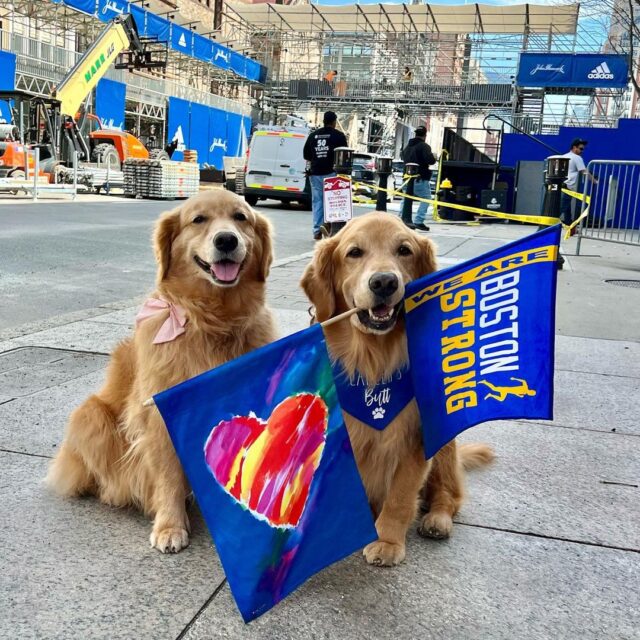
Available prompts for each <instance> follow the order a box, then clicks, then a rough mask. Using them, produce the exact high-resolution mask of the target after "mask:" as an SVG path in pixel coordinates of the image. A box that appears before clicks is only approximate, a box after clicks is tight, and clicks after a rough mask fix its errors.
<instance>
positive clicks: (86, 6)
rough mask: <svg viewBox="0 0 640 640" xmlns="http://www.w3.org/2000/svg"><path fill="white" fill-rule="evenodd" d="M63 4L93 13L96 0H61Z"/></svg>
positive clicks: (83, 11)
mask: <svg viewBox="0 0 640 640" xmlns="http://www.w3.org/2000/svg"><path fill="white" fill-rule="evenodd" d="M63 4H65V5H67V7H71V8H72V9H75V10H76V11H82V13H88V14H89V15H94V14H95V11H96V0H63Z"/></svg>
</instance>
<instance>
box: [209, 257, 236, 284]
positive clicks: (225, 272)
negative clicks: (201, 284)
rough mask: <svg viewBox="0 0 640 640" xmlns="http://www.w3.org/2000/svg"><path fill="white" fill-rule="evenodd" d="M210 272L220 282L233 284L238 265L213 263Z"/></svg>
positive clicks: (234, 263) (226, 262)
mask: <svg viewBox="0 0 640 640" xmlns="http://www.w3.org/2000/svg"><path fill="white" fill-rule="evenodd" d="M211 270H212V271H213V273H214V275H215V277H216V278H218V280H220V282H233V281H234V280H235V279H236V278H237V277H238V272H239V271H240V265H239V264H238V263H237V262H231V261H224V262H214V263H213V264H212V265H211Z"/></svg>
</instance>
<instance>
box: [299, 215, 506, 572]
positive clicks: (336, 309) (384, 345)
mask: <svg viewBox="0 0 640 640" xmlns="http://www.w3.org/2000/svg"><path fill="white" fill-rule="evenodd" d="M435 269H436V257H435V246H434V244H433V243H432V242H431V241H430V240H429V239H428V238H426V237H423V236H421V235H419V234H418V233H416V232H413V231H410V230H409V229H408V228H407V227H406V226H405V225H404V224H403V223H402V221H401V220H400V219H399V218H398V217H396V216H394V215H391V214H388V213H380V212H374V213H369V214H367V215H364V216H362V217H359V218H355V219H353V220H351V221H350V222H349V223H348V224H347V225H346V227H344V228H343V229H342V230H341V231H340V232H339V233H338V234H336V235H335V236H333V237H331V238H328V239H326V240H323V241H321V242H320V243H319V244H318V245H317V247H316V250H315V254H314V257H313V260H312V262H311V263H310V264H309V265H308V266H307V268H306V270H305V272H304V274H303V277H302V281H301V285H302V288H303V289H304V291H305V293H306V294H307V296H308V298H309V299H310V301H311V303H312V304H313V305H314V307H315V313H316V318H317V320H318V321H319V322H322V321H324V320H327V319H329V318H331V317H332V316H335V315H338V314H340V313H343V312H345V311H348V310H349V309H353V308H357V309H360V311H358V312H357V313H356V314H354V315H351V316H350V317H349V318H348V319H345V320H343V321H341V322H337V323H335V324H332V325H331V326H328V327H326V329H325V335H326V339H327V344H328V347H329V351H330V354H331V357H332V359H334V360H337V361H338V362H339V363H340V364H341V365H342V367H343V368H344V370H345V372H346V374H348V375H349V376H351V377H355V376H356V375H358V374H359V375H360V376H361V377H362V378H364V380H365V381H366V384H367V385H370V386H371V387H372V386H374V385H376V384H377V383H378V382H379V381H382V380H384V379H390V377H391V376H392V375H393V373H394V372H395V371H397V370H398V369H399V368H401V367H403V366H405V365H406V364H407V362H408V353H407V341H406V336H405V331H404V320H403V316H402V306H403V297H404V289H405V284H407V283H408V282H409V281H411V280H414V279H416V278H419V277H421V276H424V275H426V274H428V273H431V272H432V271H435ZM344 416H345V421H346V425H347V429H348V431H349V437H350V439H351V444H352V446H353V450H354V454H355V457H356V462H357V464H358V469H359V471H360V474H361V476H362V480H363V483H364V485H365V489H366V491H367V496H368V498H369V502H370V504H371V508H372V510H373V512H374V515H375V517H376V529H377V532H378V540H377V541H375V542H372V543H371V544H369V545H367V546H366V547H365V549H364V556H365V558H366V560H367V562H369V563H370V564H374V565H381V566H392V565H396V564H399V563H400V562H402V561H403V559H404V557H405V538H406V533H407V530H408V528H409V526H410V525H411V523H412V522H413V520H414V519H415V517H416V512H417V504H418V495H419V493H420V492H421V490H422V493H423V498H424V500H425V502H426V503H427V504H428V508H429V510H428V513H426V515H424V516H423V518H422V520H421V522H420V525H419V528H418V531H419V533H420V534H421V535H423V536H428V537H433V538H445V537H447V536H448V535H449V534H450V532H451V528H452V524H453V520H452V518H453V516H454V515H455V513H456V512H457V510H458V508H459V507H460V505H461V503H462V499H463V477H462V470H463V468H472V467H475V466H480V465H482V464H484V463H487V462H489V461H490V460H491V459H492V457H493V452H492V451H491V449H490V448H489V447H487V446H485V445H463V446H461V447H456V443H455V440H454V441H452V442H450V443H449V444H448V445H447V446H445V447H444V448H443V449H441V450H440V452H439V453H438V454H437V455H436V456H435V457H434V459H433V460H429V461H426V460H425V459H424V450H423V446H422V436H421V424H420V416H419V414H418V407H417V404H416V402H415V399H414V400H411V401H410V402H409V404H408V405H407V406H406V407H405V408H404V409H403V410H402V411H401V412H400V413H399V414H398V415H397V417H396V418H395V419H394V420H393V421H392V422H391V423H390V424H389V425H388V426H387V427H386V429H384V430H382V431H378V430H376V429H373V428H371V427H369V426H366V425H365V424H364V423H363V422H360V421H359V420H357V419H355V418H354V417H353V416H351V415H349V414H348V413H346V412H344ZM429 471H431V474H430V475H428V474H429ZM427 477H428V482H427ZM425 483H426V484H425Z"/></svg>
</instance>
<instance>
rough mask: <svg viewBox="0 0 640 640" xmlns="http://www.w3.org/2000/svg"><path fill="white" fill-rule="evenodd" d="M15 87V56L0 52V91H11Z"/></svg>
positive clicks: (7, 52)
mask: <svg viewBox="0 0 640 640" xmlns="http://www.w3.org/2000/svg"><path fill="white" fill-rule="evenodd" d="M15 87H16V54H15V53H10V52H9V51H0V89H1V90H2V91H13V90H14V89H15Z"/></svg>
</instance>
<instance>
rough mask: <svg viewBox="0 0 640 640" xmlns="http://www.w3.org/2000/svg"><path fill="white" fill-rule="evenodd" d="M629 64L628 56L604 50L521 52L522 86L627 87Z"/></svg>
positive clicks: (519, 83) (517, 81)
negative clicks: (588, 51)
mask: <svg viewBox="0 0 640 640" xmlns="http://www.w3.org/2000/svg"><path fill="white" fill-rule="evenodd" d="M628 82H629V65H628V62H627V58H626V56H624V55H617V54H602V53H579V54H567V53H521V54H520V64H519V67H518V75H517V78H516V84H517V85H518V86H520V87H583V88H609V89H615V88H618V89H624V88H626V86H627V84H628Z"/></svg>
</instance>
